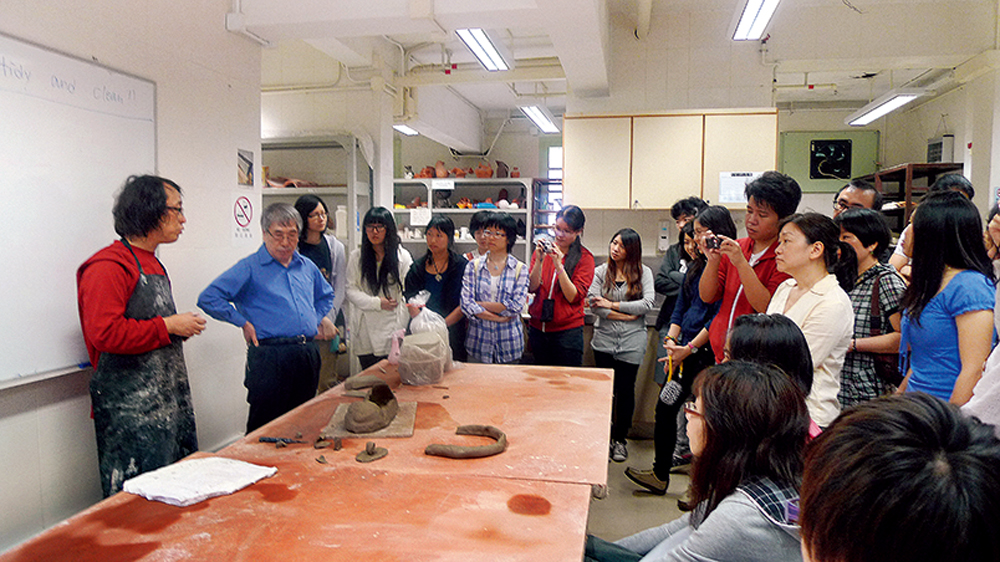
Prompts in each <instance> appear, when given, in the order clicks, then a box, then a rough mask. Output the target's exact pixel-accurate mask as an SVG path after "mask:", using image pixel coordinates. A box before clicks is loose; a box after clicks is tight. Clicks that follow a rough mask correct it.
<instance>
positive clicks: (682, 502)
mask: <svg viewBox="0 0 1000 562" xmlns="http://www.w3.org/2000/svg"><path fill="white" fill-rule="evenodd" d="M677 509H679V510H681V511H691V510H693V509H694V504H693V503H691V488H688V489H687V490H685V491H684V495H682V496H681V497H680V498H678V499H677Z"/></svg>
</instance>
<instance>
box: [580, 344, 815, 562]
mask: <svg viewBox="0 0 1000 562" xmlns="http://www.w3.org/2000/svg"><path fill="white" fill-rule="evenodd" d="M693 392H694V396H695V400H694V402H693V403H691V402H689V403H688V404H686V405H685V407H684V411H685V413H686V414H687V418H688V426H687V433H688V437H689V439H690V441H691V451H692V452H693V453H694V463H693V465H692V470H691V494H692V500H693V502H694V504H695V507H694V510H693V511H692V512H691V513H686V514H684V515H682V516H681V517H680V518H679V519H676V520H674V521H671V522H670V523H667V524H666V525H663V526H660V527H653V528H651V529H646V530H645V531H642V532H640V533H637V534H635V535H632V536H630V537H625V538H623V539H621V540H619V541H616V542H615V543H613V544H612V543H607V542H605V541H603V540H601V539H597V538H595V537H588V539H587V548H586V552H585V560H601V561H608V560H639V559H640V558H642V559H643V560H664V561H666V560H739V561H741V562H742V561H747V562H755V561H760V562H765V561H766V562H782V561H800V560H802V555H801V553H800V551H799V549H800V544H799V538H798V527H797V526H796V525H795V523H794V522H793V521H792V520H791V517H790V515H789V511H790V510H789V507H791V506H793V505H794V504H795V503H796V502H797V500H798V495H799V494H798V490H799V485H800V482H801V478H802V464H803V450H804V448H805V445H806V432H807V429H808V424H809V417H808V413H807V410H806V405H805V401H804V397H803V395H802V391H801V390H800V389H799V387H798V386H797V385H796V384H795V383H793V382H792V380H791V379H790V378H789V377H788V376H787V375H785V374H784V373H782V372H781V371H779V370H778V369H775V368H774V367H769V366H765V365H760V364H757V363H750V362H744V361H730V362H728V363H723V364H721V365H715V366H713V367H709V368H707V369H705V370H704V371H702V372H701V374H700V375H698V377H697V378H696V379H695V381H694V387H693ZM643 557H644V558H643Z"/></svg>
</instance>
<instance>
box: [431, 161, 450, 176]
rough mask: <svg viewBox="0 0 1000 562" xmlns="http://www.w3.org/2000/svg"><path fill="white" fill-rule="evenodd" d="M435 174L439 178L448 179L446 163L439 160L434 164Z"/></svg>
mask: <svg viewBox="0 0 1000 562" xmlns="http://www.w3.org/2000/svg"><path fill="white" fill-rule="evenodd" d="M434 173H435V174H436V175H437V177H439V178H446V177H448V170H447V169H446V168H445V167H444V162H442V161H440V160H438V161H437V163H435V164H434Z"/></svg>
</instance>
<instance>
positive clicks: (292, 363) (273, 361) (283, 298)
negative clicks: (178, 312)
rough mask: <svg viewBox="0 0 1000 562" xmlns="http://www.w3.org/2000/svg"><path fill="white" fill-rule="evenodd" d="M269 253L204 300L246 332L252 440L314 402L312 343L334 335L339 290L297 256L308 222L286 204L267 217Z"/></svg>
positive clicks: (225, 277) (250, 259)
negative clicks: (256, 433) (262, 429)
mask: <svg viewBox="0 0 1000 562" xmlns="http://www.w3.org/2000/svg"><path fill="white" fill-rule="evenodd" d="M261 227H262V228H263V231H264V245H263V246H261V248H260V249H259V250H257V251H256V252H255V253H253V254H251V255H249V256H247V257H245V258H243V259H242V260H240V261H239V262H237V264H236V265H234V266H233V267H231V268H229V270H228V271H226V272H225V273H223V274H222V275H220V276H219V277H218V278H217V279H216V280H215V281H212V283H211V284H210V285H209V286H208V287H207V288H206V289H205V290H204V291H202V292H201V295H199V296H198V306H199V307H200V308H201V309H202V310H204V311H205V312H206V313H207V314H208V315H209V316H211V317H212V318H215V319H216V320H221V321H223V322H229V323H230V324H233V325H234V326H238V327H240V328H241V329H242V330H243V339H245V340H246V342H247V367H246V378H245V379H244V381H243V385H244V386H246V388H247V402H248V403H249V404H250V415H249V417H248V418H247V433H250V432H251V431H253V430H255V429H257V428H258V427H260V426H262V425H264V424H266V423H268V422H269V421H271V420H273V419H275V418H277V417H279V416H281V415H282V414H284V413H285V412H288V411H290V410H292V409H293V408H295V407H296V406H298V405H299V404H302V403H303V402H306V401H307V400H309V399H310V398H312V397H313V396H315V394H316V384H317V382H318V381H319V368H320V356H319V350H318V349H317V348H316V344H315V343H313V338H318V339H330V338H332V337H333V334H334V333H335V329H334V326H333V323H332V322H331V321H330V319H329V318H327V317H326V313H327V312H329V311H330V308H331V307H332V306H333V289H332V288H331V287H330V284H329V283H328V282H327V281H326V279H324V278H323V274H322V273H320V271H319V269H317V268H316V266H315V265H314V264H313V262H312V261H310V260H308V259H306V258H303V257H302V256H301V255H299V253H298V252H297V251H296V248H297V247H298V243H299V232H300V231H301V229H302V217H301V216H300V215H299V213H298V211H296V210H295V207H292V206H291V205H289V204H287V203H274V204H272V205H269V206H268V207H267V208H266V209H264V214H263V215H262V216H261Z"/></svg>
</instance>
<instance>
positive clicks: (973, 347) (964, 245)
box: [898, 191, 995, 405]
mask: <svg viewBox="0 0 1000 562" xmlns="http://www.w3.org/2000/svg"><path fill="white" fill-rule="evenodd" d="M982 233H983V227H982V222H981V221H980V219H979V212H978V211H977V210H976V207H975V205H973V204H972V203H971V202H970V201H969V200H968V199H966V197H965V196H964V195H962V194H960V193H956V192H952V191H946V192H941V193H931V194H930V195H928V196H927V197H925V198H924V201H923V202H922V203H921V204H920V207H918V208H917V211H916V213H915V214H914V216H913V262H912V277H911V283H910V286H909V287H907V289H906V293H905V294H904V295H903V300H902V301H901V302H900V305H901V307H902V308H903V310H904V313H903V325H902V341H901V342H900V348H899V349H900V355H905V354H909V359H910V368H909V373H908V374H907V375H906V378H905V379H904V380H903V384H902V385H900V387H899V391H898V392H913V391H922V392H926V393H928V394H932V395H934V396H937V397H938V398H941V399H943V400H948V401H949V402H952V403H954V404H958V405H962V404H965V403H966V402H967V401H968V400H969V398H970V397H971V396H972V388H973V387H974V386H975V385H976V382H977V381H978V380H979V376H980V374H981V372H982V367H983V362H984V361H985V360H986V356H987V355H988V354H989V352H990V347H991V345H992V343H993V339H992V334H993V305H994V301H995V298H994V294H995V293H994V291H995V289H994V279H993V268H992V266H991V264H990V260H989V257H987V255H986V247H985V245H984V244H983V234H982Z"/></svg>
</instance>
